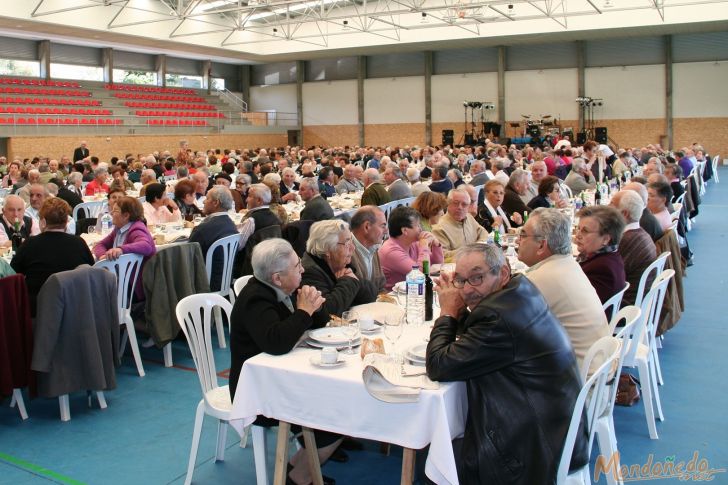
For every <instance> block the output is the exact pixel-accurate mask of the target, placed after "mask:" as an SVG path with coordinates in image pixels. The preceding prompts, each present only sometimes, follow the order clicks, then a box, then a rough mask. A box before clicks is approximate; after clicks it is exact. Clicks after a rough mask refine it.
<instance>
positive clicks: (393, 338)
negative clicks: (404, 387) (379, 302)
mask: <svg viewBox="0 0 728 485" xmlns="http://www.w3.org/2000/svg"><path fill="white" fill-rule="evenodd" d="M404 321H405V317H404V315H387V316H386V317H385V318H384V336H385V337H386V338H387V340H389V343H390V344H392V345H391V346H392V359H393V360H394V362H395V363H399V362H400V360H399V356H398V355H397V352H396V349H395V345H396V344H397V340H399V337H401V336H402V330H403V329H404Z"/></svg>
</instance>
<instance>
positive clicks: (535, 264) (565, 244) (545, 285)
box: [518, 208, 609, 367]
mask: <svg viewBox="0 0 728 485" xmlns="http://www.w3.org/2000/svg"><path fill="white" fill-rule="evenodd" d="M518 259H520V260H521V261H523V262H524V263H525V264H526V265H528V266H530V268H529V270H528V272H527V273H526V276H527V277H528V279H529V280H531V282H532V283H533V284H534V285H536V288H538V289H539V290H540V291H541V293H542V294H543V296H544V298H545V299H546V303H548V305H549V308H550V309H551V311H552V312H553V314H554V315H556V318H558V319H559V321H560V322H561V324H562V325H563V326H564V329H566V333H567V334H568V335H569V338H570V339H571V344H572V346H573V347H574V352H575V353H576V359H577V362H578V364H579V366H580V367H581V363H582V361H583V360H584V357H585V356H586V353H587V352H588V351H589V348H590V347H591V346H592V345H593V344H594V342H596V341H597V340H599V339H600V338H602V337H606V336H607V335H608V334H609V326H608V324H607V319H606V317H605V315H604V310H603V309H602V303H601V302H600V301H599V295H597V292H596V290H595V289H594V287H593V286H592V285H591V283H590V282H589V280H588V279H587V277H586V275H585V274H584V272H583V271H582V269H581V267H580V266H579V263H577V262H576V260H575V259H574V257H573V256H572V255H571V221H570V219H569V217H568V216H566V215H565V214H562V213H561V212H560V211H559V210H558V209H544V208H538V209H536V210H534V211H533V213H532V214H531V217H529V219H528V221H527V222H526V224H525V225H524V226H523V228H521V232H520V233H519V247H518Z"/></svg>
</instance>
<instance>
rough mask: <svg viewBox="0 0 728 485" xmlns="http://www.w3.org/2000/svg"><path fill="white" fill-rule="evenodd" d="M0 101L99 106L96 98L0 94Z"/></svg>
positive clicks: (99, 102)
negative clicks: (7, 95) (18, 96)
mask: <svg viewBox="0 0 728 485" xmlns="http://www.w3.org/2000/svg"><path fill="white" fill-rule="evenodd" d="M0 103H8V104H49V105H53V106H57V105H62V106H101V101H99V100H97V99H76V98H58V99H55V98H11V97H5V96H0Z"/></svg>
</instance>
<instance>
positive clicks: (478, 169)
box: [470, 160, 490, 187]
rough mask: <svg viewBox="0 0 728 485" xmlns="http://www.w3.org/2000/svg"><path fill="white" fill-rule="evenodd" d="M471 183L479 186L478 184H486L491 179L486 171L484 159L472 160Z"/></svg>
mask: <svg viewBox="0 0 728 485" xmlns="http://www.w3.org/2000/svg"><path fill="white" fill-rule="evenodd" d="M470 176H471V177H472V179H471V180H470V185H472V186H474V187H477V186H478V185H485V183H486V182H487V181H488V180H490V178H489V177H488V174H487V173H485V162H484V161H483V160H473V161H472V162H470Z"/></svg>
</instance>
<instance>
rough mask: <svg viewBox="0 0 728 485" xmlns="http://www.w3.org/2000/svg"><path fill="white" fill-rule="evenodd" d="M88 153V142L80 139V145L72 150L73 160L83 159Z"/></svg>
mask: <svg viewBox="0 0 728 485" xmlns="http://www.w3.org/2000/svg"><path fill="white" fill-rule="evenodd" d="M88 155H89V151H88V144H87V143H86V142H85V141H82V142H81V146H80V147H78V148H76V149H75V150H74V151H73V161H74V162H78V161H79V160H83V159H84V158H86V157H88Z"/></svg>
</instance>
